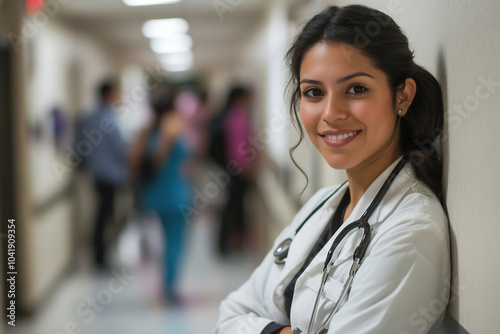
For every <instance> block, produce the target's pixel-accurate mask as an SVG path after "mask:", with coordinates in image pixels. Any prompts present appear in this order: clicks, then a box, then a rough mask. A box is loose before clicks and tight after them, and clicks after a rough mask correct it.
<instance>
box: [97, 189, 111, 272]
mask: <svg viewBox="0 0 500 334" xmlns="http://www.w3.org/2000/svg"><path fill="white" fill-rule="evenodd" d="M95 186H96V190H97V195H98V200H99V203H98V205H99V207H98V209H97V215H96V218H95V230H94V241H93V242H94V257H95V263H96V265H97V266H104V265H105V263H104V261H105V259H106V245H105V240H104V235H105V231H106V225H107V223H108V221H109V220H110V219H111V218H112V217H113V211H114V210H113V209H114V201H115V190H116V186H115V185H114V184H110V183H107V182H103V181H98V180H96V181H95Z"/></svg>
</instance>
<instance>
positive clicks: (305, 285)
mask: <svg viewBox="0 0 500 334" xmlns="http://www.w3.org/2000/svg"><path fill="white" fill-rule="evenodd" d="M317 269H318V270H317V271H318V272H320V271H321V269H322V268H320V267H319V268H317ZM315 272H316V271H315ZM297 284H298V286H296V290H295V291H296V292H295V294H296V295H297V294H301V295H303V298H300V300H297V302H298V303H297V310H296V312H292V318H294V315H297V317H295V320H299V321H298V322H300V323H301V325H302V326H304V327H306V329H307V326H308V325H309V321H310V319H311V314H312V311H313V308H314V302H315V300H316V296H317V295H318V291H319V289H320V285H321V275H307V277H303V280H302V282H300V284H299V282H297ZM343 286H344V284H343V283H342V282H339V281H337V280H335V279H333V278H332V277H328V278H327V281H326V283H325V286H324V288H323V291H322V292H321V295H320V298H319V300H318V306H317V311H316V320H315V322H314V327H313V329H314V330H317V329H318V328H319V327H320V326H321V324H323V322H325V321H326V319H327V318H328V316H329V314H330V312H331V310H332V309H333V307H334V305H335V303H336V302H337V300H338V298H339V297H340V294H341V293H342V289H343ZM297 288H299V289H300V288H302V290H298V289H297ZM298 291H302V292H301V293H300V292H298ZM306 299H307V300H306ZM294 304H295V295H294ZM305 308H307V310H305ZM292 320H294V319H292Z"/></svg>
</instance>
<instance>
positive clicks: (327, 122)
mask: <svg viewBox="0 0 500 334" xmlns="http://www.w3.org/2000/svg"><path fill="white" fill-rule="evenodd" d="M300 91H301V94H302V97H301V100H300V118H301V120H302V124H303V125H304V128H305V130H306V132H307V134H308V136H309V139H310V140H311V142H312V143H313V144H314V146H315V147H316V148H317V149H318V151H319V152H320V153H321V155H323V157H324V158H325V160H326V161H327V162H328V164H329V165H330V166H331V167H333V168H336V169H346V170H349V169H359V168H365V167H368V166H370V165H371V164H372V163H374V162H376V161H378V160H380V159H382V160H385V159H387V161H386V163H387V164H390V163H391V162H392V161H393V160H394V159H395V158H396V157H397V153H398V152H399V145H398V144H399V132H398V131H399V130H398V129H397V128H396V117H397V116H396V111H395V110H394V108H393V103H392V96H391V91H390V89H389V84H388V81H387V77H386V75H385V73H384V72H382V71H380V70H378V69H376V68H375V67H374V66H373V65H372V64H371V61H370V59H369V58H367V57H365V56H364V55H362V54H361V53H360V52H359V51H356V49H354V48H353V47H351V46H348V45H347V44H344V43H329V44H326V43H318V44H316V45H315V46H313V47H312V48H311V49H310V50H309V51H308V52H307V53H306V54H305V56H304V58H303V60H302V64H301V68H300ZM379 162H380V161H379Z"/></svg>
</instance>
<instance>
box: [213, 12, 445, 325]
mask: <svg viewBox="0 0 500 334" xmlns="http://www.w3.org/2000/svg"><path fill="white" fill-rule="evenodd" d="M363 32H366V34H364V33H363ZM360 34H363V35H360ZM360 36H363V37H360ZM368 36H369V37H368ZM287 56H288V60H289V64H290V69H291V72H292V80H291V82H290V87H291V88H292V89H293V94H292V100H291V113H292V116H293V118H294V119H295V121H296V122H297V123H301V125H302V127H303V129H305V132H306V133H307V135H308V137H309V139H310V140H311V142H312V143H313V144H314V146H315V148H316V149H317V150H318V152H319V153H320V154H321V155H322V156H323V158H324V159H325V161H326V162H327V163H328V164H329V165H330V166H331V167H332V168H335V169H345V171H346V174H347V179H348V180H347V182H345V183H344V184H342V185H341V186H332V187H327V188H325V189H321V190H320V191H318V193H317V194H316V195H314V196H313V197H312V198H311V199H310V200H309V201H308V203H306V204H305V206H304V207H303V208H302V209H301V210H300V211H299V213H298V214H297V216H296V217H295V219H294V221H293V222H292V224H291V225H290V226H289V227H288V228H286V229H285V230H284V231H283V232H282V233H281V235H280V236H279V237H278V239H277V240H276V242H275V251H274V252H273V251H271V252H269V254H268V255H267V257H266V258H265V259H264V261H263V263H262V264H261V265H260V266H259V268H257V269H256V270H255V272H254V274H253V275H252V277H251V278H250V279H249V280H248V281H247V282H246V283H245V284H244V285H243V286H242V287H241V288H240V289H238V290H237V291H235V292H233V293H232V294H230V295H229V296H228V297H227V299H226V300H225V301H223V303H222V305H221V316H220V321H219V324H218V327H217V333H237V332H241V331H242V330H246V332H251V333H264V334H265V333H267V334H269V333H292V332H293V333H294V334H298V333H308V334H312V333H371V334H373V333H380V334H382V333H417V332H418V333H422V332H433V331H435V330H436V329H437V328H438V327H439V325H440V322H441V320H442V317H443V315H444V309H445V307H446V304H447V301H448V300H447V298H448V293H449V291H448V287H449V280H450V261H449V237H448V225H447V215H446V210H445V207H444V201H443V197H442V186H441V174H442V162H441V160H440V157H439V156H438V154H437V152H438V150H437V149H426V150H425V151H424V150H423V149H422V148H423V145H424V143H426V144H428V143H432V145H431V146H432V147H433V148H435V147H436V148H437V147H438V145H439V140H440V134H441V133H442V126H443V104H442V96H441V89H440V86H439V84H438V82H437V81H436V79H435V78H434V77H433V76H432V75H431V74H430V73H429V72H427V71H426V70H424V69H423V68H421V67H420V66H418V65H417V64H415V63H414V61H413V54H412V52H411V51H410V50H409V47H408V40H407V38H406V36H405V35H404V34H403V33H402V32H401V29H400V28H399V27H398V26H397V25H396V23H395V22H394V21H393V20H392V19H391V18H390V17H388V16H387V15H385V14H383V13H381V12H379V11H377V10H374V9H371V8H368V7H364V6H359V5H352V6H346V7H336V6H332V7H329V8H328V9H327V10H325V11H323V12H322V13H320V14H318V15H316V16H315V17H313V18H312V19H311V20H310V21H309V22H308V23H307V24H306V25H305V27H304V28H303V30H302V32H300V33H299V34H298V36H297V37H296V39H295V40H294V43H293V45H292V47H291V48H290V50H289V52H288V54H287ZM302 127H301V126H299V127H298V128H299V129H300V139H301V140H302V138H303V136H304V133H303V132H302ZM297 146H298V145H297ZM297 146H295V147H297ZM443 296H446V298H445V299H444V300H443ZM436 301H440V302H439V307H437V308H436V309H435V311H436V312H433V315H432V316H431V317H426V321H424V322H422V321H421V320H422V319H415V314H416V313H415V312H417V311H418V310H422V309H427V308H428V307H430V305H435V304H436V303H435V302H436ZM417 318H418V317H417ZM292 329H293V330H292Z"/></svg>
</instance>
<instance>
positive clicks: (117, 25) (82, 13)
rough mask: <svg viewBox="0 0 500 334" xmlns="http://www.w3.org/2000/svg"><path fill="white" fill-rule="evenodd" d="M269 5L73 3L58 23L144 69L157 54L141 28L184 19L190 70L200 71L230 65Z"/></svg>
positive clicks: (238, 0) (250, 1)
mask: <svg viewBox="0 0 500 334" xmlns="http://www.w3.org/2000/svg"><path fill="white" fill-rule="evenodd" d="M269 4H270V1H269V0H183V1H181V2H179V3H175V4H169V5H156V6H144V7H128V6H126V5H125V4H124V3H123V2H122V0H84V1H82V0H73V1H69V2H68V3H67V4H61V8H60V11H59V13H58V14H57V18H56V19H57V20H60V21H61V22H63V23H64V24H65V25H66V26H70V27H71V28H72V29H74V30H75V31H77V32H81V33H85V34H89V35H91V36H92V37H93V38H95V39H97V40H99V41H100V42H101V45H102V46H104V47H107V48H109V49H110V51H111V52H112V53H113V54H114V55H116V57H118V58H119V60H120V61H124V62H131V61H134V62H138V63H140V64H143V65H147V64H152V63H155V62H156V56H155V54H154V53H153V51H152V50H151V48H150V46H149V41H148V39H147V38H146V37H144V36H143V34H142V31H141V28H142V24H143V23H144V22H146V21H147V20H150V19H163V18H175V17H182V18H184V19H186V20H187V21H188V23H189V35H190V36H191V37H192V39H193V48H192V51H193V54H194V69H196V70H204V69H206V68H209V67H211V66H217V65H223V64H225V63H227V62H228V61H231V53H232V51H233V50H234V47H235V46H238V45H240V43H242V42H244V41H245V38H246V37H248V36H249V35H250V34H252V32H253V31H255V29H256V28H258V26H259V22H261V21H263V20H264V19H265V17H264V16H265V12H266V7H267V6H269ZM216 8H217V9H216ZM224 10H225V11H224Z"/></svg>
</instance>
